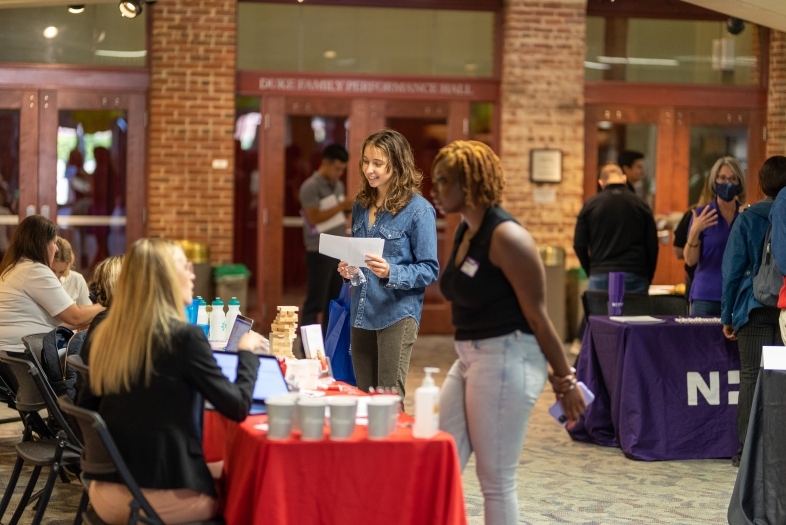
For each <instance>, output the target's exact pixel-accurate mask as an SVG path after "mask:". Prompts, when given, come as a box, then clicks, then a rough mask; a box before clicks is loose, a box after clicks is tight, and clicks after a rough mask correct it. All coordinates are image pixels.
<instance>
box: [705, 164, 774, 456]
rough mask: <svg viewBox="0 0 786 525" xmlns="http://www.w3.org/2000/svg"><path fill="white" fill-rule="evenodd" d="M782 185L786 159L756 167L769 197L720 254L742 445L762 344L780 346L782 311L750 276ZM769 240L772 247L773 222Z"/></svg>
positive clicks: (737, 224) (747, 215) (744, 217)
mask: <svg viewBox="0 0 786 525" xmlns="http://www.w3.org/2000/svg"><path fill="white" fill-rule="evenodd" d="M784 186H786V157H783V156H780V155H777V156H774V157H770V158H769V159H767V161H766V162H765V163H764V165H763V166H762V167H761V170H759V187H760V188H761V190H762V192H764V195H766V196H767V198H766V199H764V200H761V201H759V202H757V203H756V204H754V205H752V206H750V207H748V208H746V209H745V211H743V212H742V213H740V216H739V217H738V218H737V220H736V221H734V225H733V226H732V228H731V233H730V234H729V240H728V242H727V243H726V251H725V252H724V253H723V267H722V268H723V296H722V299H721V305H722V306H721V321H722V322H723V335H725V336H726V337H727V338H728V339H731V340H734V339H739V350H740V397H739V403H738V404H737V433H738V435H739V438H740V443H741V444H742V443H745V434H746V433H747V431H748V420H749V419H750V414H751V405H752V404H753V391H754V389H755V388H756V379H757V378H758V377H759V367H760V363H761V352H762V347H763V346H770V345H771V346H781V345H782V344H783V342H782V341H781V333H780V327H779V326H778V317H779V315H780V310H779V309H778V308H776V307H774V306H764V305H762V304H761V303H760V302H759V301H757V300H756V299H755V298H754V297H753V276H754V275H756V273H757V272H758V271H759V267H760V266H761V263H762V260H761V254H762V248H763V245H764V238H765V237H766V235H767V229H768V228H769V226H770V211H771V210H772V209H774V208H775V206H774V205H773V199H774V198H775V197H776V196H778V192H780V191H781V190H782V189H783V188H784ZM771 242H772V245H773V246H774V245H775V227H774V226H773V232H772V237H771ZM773 252H774V250H773ZM778 268H780V266H778ZM741 451H742V447H740V452H741ZM739 460H740V454H739V453H737V454H736V455H735V456H734V457H733V458H732V463H733V464H734V465H735V466H739Z"/></svg>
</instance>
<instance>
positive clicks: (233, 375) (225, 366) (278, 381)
mask: <svg viewBox="0 0 786 525" xmlns="http://www.w3.org/2000/svg"><path fill="white" fill-rule="evenodd" d="M213 357H214V358H215V359H216V363H217V364H218V367H219V368H220V369H221V372H222V373H223V374H224V376H225V377H226V378H227V379H229V380H230V381H232V382H233V383H234V382H235V381H236V380H237V364H238V360H239V356H238V354H237V353H235V352H224V351H220V350H214V351H213ZM257 357H258V358H259V370H258V371H257V380H256V383H254V392H253V394H252V395H251V399H252V403H251V411H250V412H249V413H250V414H264V413H266V412H267V409H266V407H265V400H266V399H268V398H270V397H275V396H278V395H281V394H286V393H287V392H289V387H288V386H287V382H286V381H285V380H284V374H283V373H282V372H281V367H280V366H279V364H278V359H276V358H275V356H272V355H258V356H257Z"/></svg>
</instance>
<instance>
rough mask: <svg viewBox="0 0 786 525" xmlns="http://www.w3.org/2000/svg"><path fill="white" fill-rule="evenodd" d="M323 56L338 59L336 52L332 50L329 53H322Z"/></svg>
mask: <svg viewBox="0 0 786 525" xmlns="http://www.w3.org/2000/svg"><path fill="white" fill-rule="evenodd" d="M322 56H323V57H325V58H336V52H335V51H333V50H332V49H328V50H327V51H325V52H324V53H322Z"/></svg>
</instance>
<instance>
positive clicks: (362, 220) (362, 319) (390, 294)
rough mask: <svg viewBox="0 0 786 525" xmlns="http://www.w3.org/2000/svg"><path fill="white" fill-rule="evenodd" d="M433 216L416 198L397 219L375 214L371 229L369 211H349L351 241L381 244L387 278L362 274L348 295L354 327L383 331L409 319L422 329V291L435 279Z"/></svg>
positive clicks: (426, 204)
mask: <svg viewBox="0 0 786 525" xmlns="http://www.w3.org/2000/svg"><path fill="white" fill-rule="evenodd" d="M436 219H437V214H436V212H435V211H434V207H433V206H432V205H431V204H430V203H429V202H428V201H427V200H426V199H425V198H423V197H422V196H420V195H414V196H413V197H412V199H410V201H409V202H408V203H407V205H406V206H404V207H403V208H402V209H401V210H400V211H399V212H398V213H397V214H395V215H392V214H391V213H389V212H387V211H384V210H379V211H378V212H377V219H376V221H375V222H374V224H373V225H371V226H370V225H369V218H368V209H366V208H364V207H363V206H361V205H360V204H358V203H355V205H354V206H353V207H352V236H353V237H381V238H383V239H385V248H384V249H383V251H382V257H383V258H384V259H385V260H386V261H387V263H388V264H389V265H390V276H389V277H388V278H387V279H380V278H378V277H377V276H376V275H374V274H373V273H372V272H371V270H369V269H368V268H361V271H362V272H363V274H364V275H365V276H366V282H365V283H364V284H362V285H360V286H356V287H354V288H353V289H352V309H351V315H352V326H354V327H356V328H365V329H366V330H381V329H383V328H387V327H388V326H390V325H392V324H393V323H395V322H397V321H400V320H401V319H404V318H405V317H412V318H413V319H415V321H417V322H418V324H420V315H421V313H422V312H423V296H424V295H425V291H426V286H428V285H429V284H431V283H433V282H435V281H436V280H437V277H439V261H438V260H437V223H436Z"/></svg>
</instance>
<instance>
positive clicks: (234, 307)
mask: <svg viewBox="0 0 786 525" xmlns="http://www.w3.org/2000/svg"><path fill="white" fill-rule="evenodd" d="M238 315H240V301H238V300H237V297H233V298H232V299H230V300H229V302H228V303H227V338H229V336H230V334H231V333H232V327H233V326H235V319H236V318H237V316H238Z"/></svg>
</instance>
